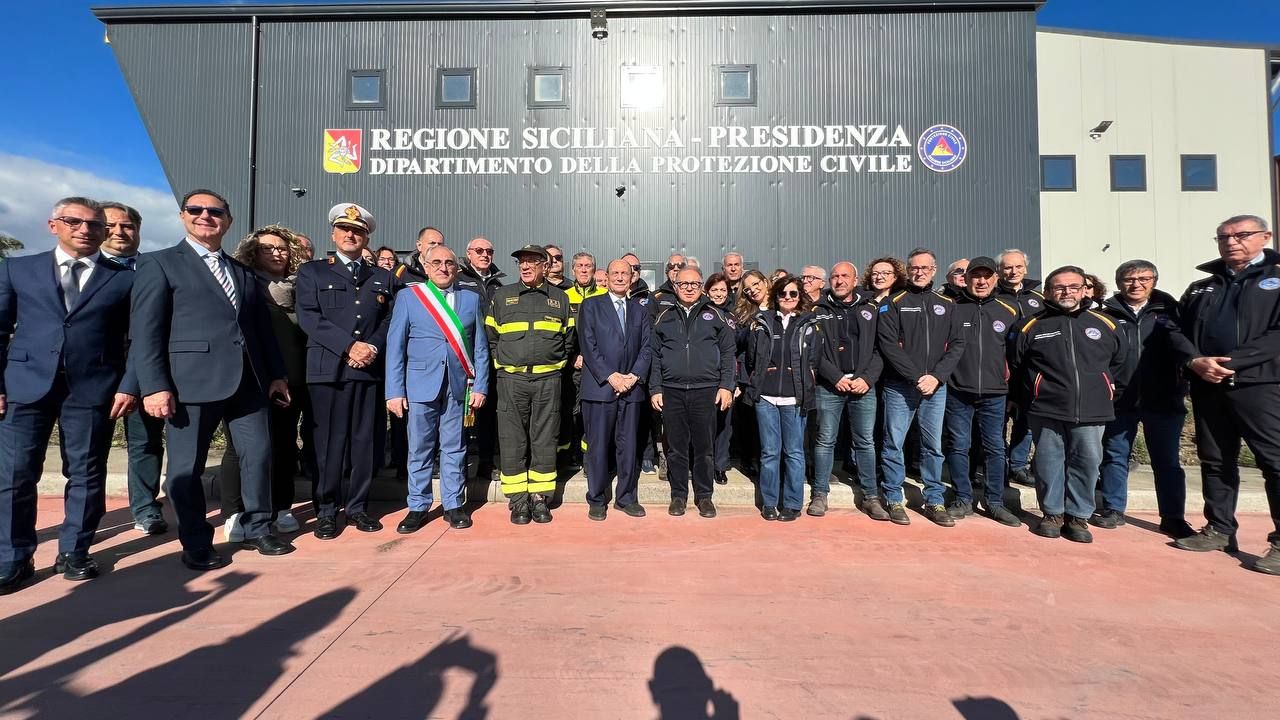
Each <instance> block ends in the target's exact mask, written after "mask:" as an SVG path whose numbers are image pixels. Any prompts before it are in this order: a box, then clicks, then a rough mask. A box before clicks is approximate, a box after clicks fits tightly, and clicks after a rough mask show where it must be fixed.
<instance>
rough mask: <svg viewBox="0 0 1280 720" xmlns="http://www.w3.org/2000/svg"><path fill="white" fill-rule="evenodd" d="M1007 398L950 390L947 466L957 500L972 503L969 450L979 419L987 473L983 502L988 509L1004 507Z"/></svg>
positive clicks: (947, 423) (948, 393)
mask: <svg viewBox="0 0 1280 720" xmlns="http://www.w3.org/2000/svg"><path fill="white" fill-rule="evenodd" d="M1004 405H1005V396H1004V395H976V394H974V393H968V392H964V391H963V390H956V389H955V388H948V390H947V422H946V426H947V440H948V441H949V442H950V448H948V450H947V467H948V468H949V469H950V470H951V484H952V485H954V486H955V488H956V500H961V501H964V502H973V485H972V484H971V483H970V482H969V448H970V447H972V445H973V438H972V437H971V435H972V434H973V421H974V418H977V421H978V433H979V434H980V435H981V437H980V438H979V439H978V440H979V442H981V443H982V451H983V463H984V465H985V466H986V470H987V488H986V497H985V498H984V500H985V501H986V503H987V507H988V508H990V507H994V506H996V505H1003V504H1004V470H1005V458H1004Z"/></svg>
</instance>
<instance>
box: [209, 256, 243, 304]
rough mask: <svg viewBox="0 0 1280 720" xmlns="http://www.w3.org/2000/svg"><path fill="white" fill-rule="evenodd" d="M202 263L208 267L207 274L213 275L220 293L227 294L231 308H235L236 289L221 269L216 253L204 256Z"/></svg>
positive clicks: (219, 259) (220, 262)
mask: <svg viewBox="0 0 1280 720" xmlns="http://www.w3.org/2000/svg"><path fill="white" fill-rule="evenodd" d="M204 262H205V264H206V265H208V266H209V272H211V273H213V277H214V279H215V280H217V281H218V284H219V285H221V286H222V292H224V293H226V294H227V300H228V301H229V302H230V303H231V307H236V288H235V286H234V285H232V284H231V278H230V277H229V276H228V275H227V273H226V272H224V271H223V269H222V261H221V258H220V257H219V255H218V253H209V254H208V255H205V256H204Z"/></svg>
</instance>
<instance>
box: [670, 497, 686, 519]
mask: <svg viewBox="0 0 1280 720" xmlns="http://www.w3.org/2000/svg"><path fill="white" fill-rule="evenodd" d="M686 502H687V500H685V499H684V498H671V504H670V505H668V506H667V514H668V515H672V516H675V517H680V516H681V515H683V514H684V505H685V503H686Z"/></svg>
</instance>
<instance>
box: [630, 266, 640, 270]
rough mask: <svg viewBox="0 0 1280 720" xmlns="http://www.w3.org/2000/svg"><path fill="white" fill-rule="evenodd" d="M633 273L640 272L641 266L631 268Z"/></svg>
mask: <svg viewBox="0 0 1280 720" xmlns="http://www.w3.org/2000/svg"><path fill="white" fill-rule="evenodd" d="M631 272H640V266H639V265H632V266H631Z"/></svg>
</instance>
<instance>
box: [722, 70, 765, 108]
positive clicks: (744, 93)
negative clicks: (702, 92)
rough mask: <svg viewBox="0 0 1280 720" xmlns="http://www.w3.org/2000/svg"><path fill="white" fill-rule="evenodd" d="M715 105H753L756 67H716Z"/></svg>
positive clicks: (754, 102) (754, 100)
mask: <svg viewBox="0 0 1280 720" xmlns="http://www.w3.org/2000/svg"><path fill="white" fill-rule="evenodd" d="M715 72H716V77H715V82H716V105H755V104H756V66H755V65H716V66H715Z"/></svg>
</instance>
